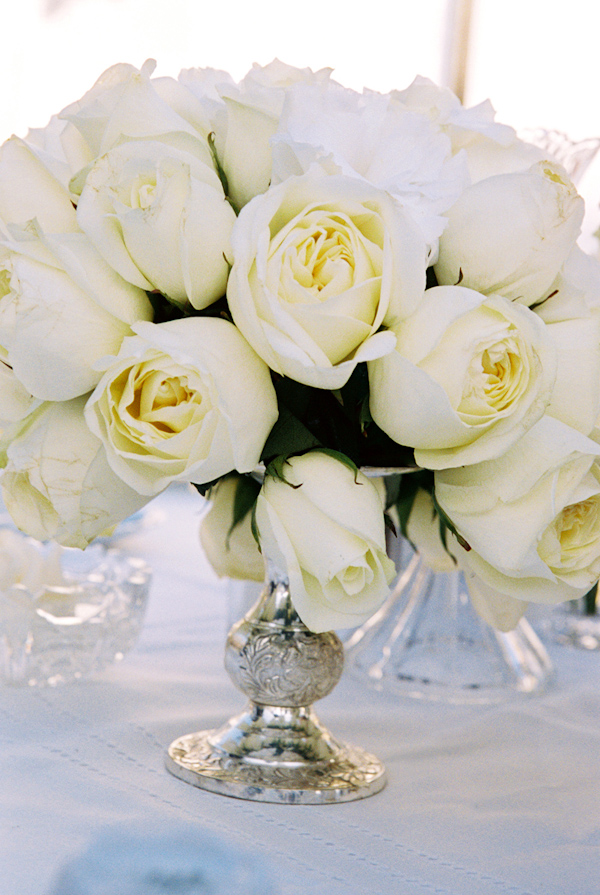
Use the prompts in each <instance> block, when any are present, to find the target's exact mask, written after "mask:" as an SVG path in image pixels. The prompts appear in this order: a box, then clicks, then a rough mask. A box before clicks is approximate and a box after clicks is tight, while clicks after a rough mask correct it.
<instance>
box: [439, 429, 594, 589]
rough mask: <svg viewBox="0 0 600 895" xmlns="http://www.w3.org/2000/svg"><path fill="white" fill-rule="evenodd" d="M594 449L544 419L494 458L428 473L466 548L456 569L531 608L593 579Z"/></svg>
mask: <svg viewBox="0 0 600 895" xmlns="http://www.w3.org/2000/svg"><path fill="white" fill-rule="evenodd" d="M599 456H600V447H599V446H598V444H596V442H595V441H593V440H592V439H590V438H587V437H586V436H584V435H582V434H581V433H579V432H577V431H576V430H574V429H571V428H570V427H568V426H566V425H564V424H563V423H561V422H559V421H558V420H555V419H553V418H552V417H549V416H546V417H544V418H543V419H541V420H540V421H539V422H538V423H537V424H536V425H535V426H534V427H533V428H532V429H530V431H529V432H528V433H527V434H526V435H524V436H523V438H522V439H521V440H520V441H519V442H518V443H517V444H516V445H515V446H514V447H513V448H511V449H510V450H509V451H507V452H506V454H504V455H503V456H502V457H500V458H499V459H497V460H490V461H487V462H485V463H480V464H478V465H476V466H470V467H465V468H462V469H449V470H444V471H441V472H436V475H435V492H436V498H437V501H438V503H439V505H440V506H441V508H442V509H443V511H444V512H445V513H446V514H447V516H448V517H449V518H450V520H451V521H452V523H453V525H454V526H455V527H456V529H457V531H458V533H459V534H460V535H461V536H462V537H463V538H464V539H465V540H466V542H467V543H468V544H469V545H470V547H471V549H470V550H468V551H467V550H463V549H462V548H461V551H460V552H461V555H460V559H459V562H460V563H461V565H464V566H465V567H466V568H467V569H471V570H472V572H474V573H475V575H477V576H478V577H479V578H481V579H482V581H483V582H484V583H485V584H486V585H488V586H489V587H491V588H494V589H495V590H496V591H498V592H499V593H503V594H508V595H509V596H511V597H513V598H516V599H519V600H523V601H532V602H539V603H558V602H561V601H563V600H571V599H576V598H577V597H579V596H582V595H583V594H585V593H586V592H587V591H588V590H589V589H590V587H591V586H592V585H593V584H594V583H595V582H596V581H597V579H598V577H599V576H600V467H599V463H598V457H599Z"/></svg>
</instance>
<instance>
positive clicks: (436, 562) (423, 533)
mask: <svg viewBox="0 0 600 895" xmlns="http://www.w3.org/2000/svg"><path fill="white" fill-rule="evenodd" d="M406 534H407V537H408V539H409V541H410V542H411V544H413V545H414V547H415V548H416V550H417V551H418V552H419V554H420V556H421V558H422V559H423V562H424V563H425V565H426V566H428V567H429V568H430V569H433V571H434V572H452V571H453V570H454V569H455V568H456V563H455V561H454V559H453V558H452V556H451V555H450V552H449V551H448V550H446V548H445V547H444V544H443V542H442V538H441V536H440V520H439V516H438V515H437V512H436V510H435V506H434V503H433V498H432V496H431V494H430V493H429V492H428V491H425V490H424V489H423V488H419V490H418V491H417V493H416V495H415V499H414V502H413V505H412V507H411V511H410V516H409V517H408V522H407V525H406Z"/></svg>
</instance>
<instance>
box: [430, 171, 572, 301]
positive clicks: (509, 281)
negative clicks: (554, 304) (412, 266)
mask: <svg viewBox="0 0 600 895" xmlns="http://www.w3.org/2000/svg"><path fill="white" fill-rule="evenodd" d="M583 213H584V202H583V199H582V198H581V196H579V195H578V194H577V191H576V189H575V187H574V185H573V184H572V183H571V181H570V180H569V178H568V175H567V173H566V171H565V170H564V168H562V167H561V166H560V165H557V164H555V163H554V162H549V161H544V162H538V163H536V164H535V165H532V167H531V168H529V169H528V170H527V171H522V172H518V173H514V174H498V175H496V176H494V177H488V178H486V179H485V180H480V181H479V182H478V183H475V184H473V185H472V186H470V187H468V188H467V189H466V190H465V191H464V192H463V194H462V196H461V197H460V199H459V200H458V201H457V202H456V203H455V204H454V205H453V206H452V208H451V209H450V211H448V212H447V215H446V216H447V218H448V226H447V227H446V229H445V230H444V232H443V234H442V236H441V237H440V253H439V259H438V262H437V264H436V265H435V273H436V276H437V279H438V282H439V283H440V284H444V285H456V284H458V283H460V284H461V285H462V286H468V287H469V288H471V289H476V290H477V291H478V292H483V293H484V294H486V295H490V294H492V293H495V294H499V295H504V296H505V297H506V298H510V299H511V300H513V301H519V302H521V303H522V304H525V305H533V304H535V303H536V302H538V301H540V300H541V299H542V298H544V297H545V295H546V294H547V293H548V291H549V287H550V286H551V285H552V282H553V280H554V279H555V277H556V275H557V274H558V272H559V270H560V268H561V267H562V265H563V263H564V261H565V260H566V258H567V256H568V255H569V253H570V252H571V249H572V248H573V246H574V245H575V242H576V240H577V237H578V236H579V233H580V229H581V222H582V220H583Z"/></svg>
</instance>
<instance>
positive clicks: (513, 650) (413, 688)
mask: <svg viewBox="0 0 600 895" xmlns="http://www.w3.org/2000/svg"><path fill="white" fill-rule="evenodd" d="M394 558H395V559H396V562H397V566H398V568H399V569H400V571H399V575H398V578H397V580H396V583H395V586H394V588H393V590H392V593H391V594H390V597H389V598H388V600H387V601H386V602H385V603H384V605H383V606H382V607H381V609H380V610H379V611H378V612H376V613H375V615H373V616H372V617H371V618H370V619H369V620H368V621H367V622H366V623H365V624H364V625H362V627H360V628H358V629H357V630H356V631H355V632H354V633H353V634H352V636H351V637H350V638H349V639H348V640H347V641H346V652H347V658H346V661H347V665H348V668H349V670H350V673H351V674H352V675H353V676H354V677H355V678H359V679H360V680H362V681H363V682H365V681H366V682H367V683H368V684H369V685H370V686H372V687H374V688H375V689H377V690H381V691H385V692H389V693H396V694H398V695H403V696H409V697H413V698H416V699H431V700H440V701H444V702H448V703H469V702H472V703H494V702H501V701H503V700H506V699H509V698H511V697H512V696H515V695H519V694H522V695H531V694H535V693H540V692H542V691H543V690H544V689H545V688H546V687H547V686H548V684H549V682H550V681H551V679H552V674H553V672H552V665H551V662H550V659H549V657H548V654H547V652H546V650H545V649H544V647H543V645H542V643H541V642H540V640H539V638H538V637H537V635H536V634H535V632H534V631H533V629H532V627H531V625H530V624H529V623H528V622H527V621H526V620H525V619H522V620H521V621H520V622H519V624H518V625H517V627H516V628H515V629H514V630H513V631H509V632H506V633H505V632H502V631H497V630H496V629H494V628H492V627H491V626H490V625H489V624H487V623H486V622H485V621H483V619H481V618H480V617H479V616H478V615H477V613H476V612H475V610H474V608H473V606H472V604H471V599H470V596H469V592H468V589H467V586H466V583H465V579H464V576H463V575H462V573H461V572H460V571H458V570H456V571H451V572H434V571H433V570H432V569H430V568H428V566H427V565H426V564H425V563H424V561H423V559H422V558H421V556H420V555H419V554H418V553H415V552H414V551H413V550H412V548H411V547H410V545H409V544H408V542H406V541H404V539H402V538H399V539H398V542H397V546H396V556H395V557H394Z"/></svg>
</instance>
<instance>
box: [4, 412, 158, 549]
mask: <svg viewBox="0 0 600 895" xmlns="http://www.w3.org/2000/svg"><path fill="white" fill-rule="evenodd" d="M85 403H86V396H82V397H79V398H75V399H74V400H72V401H62V402H59V403H47V404H43V405H42V406H41V407H39V408H38V409H37V410H35V411H34V412H33V413H32V414H31V416H30V417H29V418H28V419H27V420H26V421H24V423H22V424H21V426H20V427H19V431H18V434H17V435H16V436H15V437H14V438H13V439H12V441H11V442H10V444H9V446H8V449H7V455H8V462H7V465H6V468H5V469H4V472H3V473H2V478H1V480H0V482H1V485H2V496H3V498H4V502H5V504H6V508H7V510H8V512H9V513H10V515H11V516H12V518H13V519H14V521H15V523H16V525H17V526H18V527H19V528H20V529H22V530H23V531H25V532H26V533H27V534H29V535H31V536H32V537H34V538H37V539H38V540H40V541H46V540H54V541H57V542H58V543H59V544H63V545H64V546H66V547H86V546H87V544H89V542H90V541H92V540H93V539H94V538H95V537H97V536H98V535H100V534H102V533H103V532H104V531H105V530H106V529H107V528H109V527H110V526H111V525H114V524H115V523H116V522H120V521H121V520H122V519H125V518H126V517H127V516H130V515H131V514H132V513H135V512H137V511H138V510H139V509H141V507H142V506H144V504H145V503H147V501H148V498H144V497H140V495H139V494H137V493H136V492H135V491H132V490H131V488H128V487H127V485H125V484H124V482H122V481H121V480H120V479H119V478H118V477H117V476H116V475H115V474H114V472H113V471H112V470H111V468H110V466H109V465H108V463H107V460H106V454H105V452H104V448H103V447H102V444H101V442H100V441H99V439H98V438H96V436H95V435H93V434H92V433H91V432H90V430H89V429H88V427H87V425H86V422H85V419H84V415H83V410H84V406H85Z"/></svg>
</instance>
